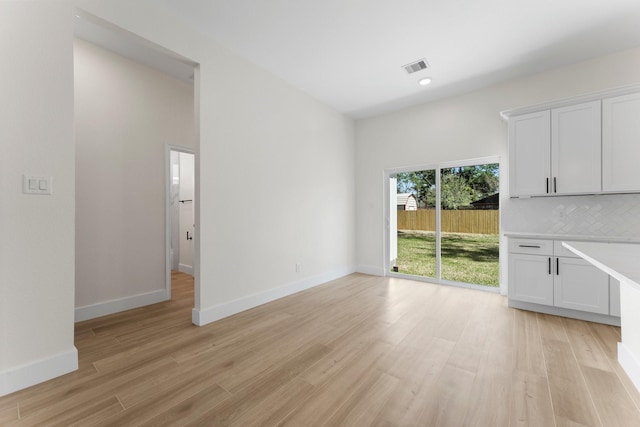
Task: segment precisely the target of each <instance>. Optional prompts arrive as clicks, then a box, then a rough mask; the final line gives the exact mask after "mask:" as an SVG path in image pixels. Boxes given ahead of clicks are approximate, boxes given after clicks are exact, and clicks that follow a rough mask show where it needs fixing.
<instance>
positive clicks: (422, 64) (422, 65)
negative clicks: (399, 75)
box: [402, 58, 429, 74]
mask: <svg viewBox="0 0 640 427" xmlns="http://www.w3.org/2000/svg"><path fill="white" fill-rule="evenodd" d="M402 68H404V70H405V71H406V72H407V74H413V73H416V72H418V71H422V70H426V69H427V68H429V64H428V63H427V60H426V59H424V58H422V59H420V60H418V61H415V62H412V63H411V64H407V65H404V66H403V67H402Z"/></svg>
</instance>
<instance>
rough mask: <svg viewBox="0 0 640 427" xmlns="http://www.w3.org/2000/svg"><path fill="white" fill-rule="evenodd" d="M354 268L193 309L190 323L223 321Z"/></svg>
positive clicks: (339, 275)
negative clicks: (200, 308)
mask: <svg viewBox="0 0 640 427" xmlns="http://www.w3.org/2000/svg"><path fill="white" fill-rule="evenodd" d="M354 272H355V268H353V267H345V268H343V269H339V270H335V271H332V272H329V273H326V274H321V275H319V276H315V277H310V278H307V279H304V280H300V281H298V282H293V283H290V284H287V285H284V286H280V287H278V288H274V289H269V290H267V291H264V292H260V293H258V294H253V295H249V296H247V297H244V298H240V299H237V300H234V301H230V302H227V303H224V304H219V305H215V306H213V307H208V308H205V309H202V310H196V309H195V308H194V309H193V311H192V313H191V317H192V321H193V323H194V324H195V325H198V326H203V325H206V324H207V323H211V322H215V321H216V320H220V319H223V318H225V317H228V316H231V315H233V314H236V313H240V312H242V311H245V310H249V309H250V308H254V307H257V306H259V305H262V304H265V303H268V302H270V301H274V300H277V299H280V298H283V297H286V296H289V295H292V294H295V293H297V292H300V291H304V290H306V289H309V288H313V287H314V286H318V285H321V284H323V283H326V282H329V281H331V280H335V279H338V278H340V277H344V276H346V275H348V274H351V273H354Z"/></svg>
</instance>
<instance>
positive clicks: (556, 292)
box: [553, 257, 609, 314]
mask: <svg viewBox="0 0 640 427" xmlns="http://www.w3.org/2000/svg"><path fill="white" fill-rule="evenodd" d="M553 278H554V287H553V305H555V306H556V307H564V308H571V309H573V310H581V311H589V312H591V313H599V314H609V275H608V274H607V273H604V272H603V271H601V270H600V269H598V268H596V267H594V266H593V265H591V264H590V263H589V262H587V261H585V260H583V259H580V258H564V257H558V258H556V273H555V275H554V277H553Z"/></svg>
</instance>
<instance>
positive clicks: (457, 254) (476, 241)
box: [397, 230, 499, 287]
mask: <svg viewBox="0 0 640 427" xmlns="http://www.w3.org/2000/svg"><path fill="white" fill-rule="evenodd" d="M498 248H499V243H498V235H497V234H458V233H442V248H441V251H442V279H444V280H452V281H456V282H465V283H475V284H478V285H487V286H496V287H497V286H498V285H499V266H498ZM435 253H436V239H435V233H433V232H425V231H409V230H402V231H398V261H397V266H398V272H399V273H403V274H414V275H417V276H426V277H435V276H436V257H435Z"/></svg>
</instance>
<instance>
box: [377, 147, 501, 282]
mask: <svg viewBox="0 0 640 427" xmlns="http://www.w3.org/2000/svg"><path fill="white" fill-rule="evenodd" d="M488 163H498V164H499V165H500V166H499V167H500V184H499V186H498V188H500V189H501V188H502V182H503V173H502V171H503V168H502V167H503V164H502V163H501V161H500V156H488V157H480V158H475V159H466V160H457V161H449V162H441V163H435V164H422V165H417V166H416V165H414V166H404V167H398V168H388V169H384V170H383V192H384V193H383V194H384V198H385V200H384V203H383V207H384V220H383V233H382V234H383V246H384V250H383V253H384V259H383V264H382V265H383V269H384V276H389V277H398V278H405V279H406V278H410V279H412V280H419V281H423V282H430V283H437V284H441V285H453V286H458V287H463V288H470V289H479V290H483V291H488V292H499V293H502V294H505V286H506V285H505V281H504V280H502V277H503V274H502V265H503V261H504V259H503V251H502V247H503V242H502V238H499V245H500V256H499V261H498V262H499V264H500V269H499V273H498V274H499V279H498V281H499V286H498V287H497V288H491V287H489V286H483V285H475V284H470V283H463V282H453V281H450V280H443V279H438V278H435V277H423V276H414V275H410V274H401V273H395V272H393V271H391V267H392V266H391V265H390V256H391V246H390V244H391V234H390V233H391V217H392V215H391V213H390V207H391V203H392V200H391V188H390V184H389V183H390V179H391V178H392V177H393V176H394V175H397V174H398V173H402V172H413V171H421V170H430V169H433V170H435V171H436V174H435V175H436V257H437V258H436V259H438V260H440V258H441V248H440V245H441V243H440V210H441V205H440V170H441V169H446V168H453V167H461V166H475V165H482V164H488ZM501 212H502V211H501ZM499 236H502V221H500V224H499ZM436 276H440V262H438V263H437V264H436Z"/></svg>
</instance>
